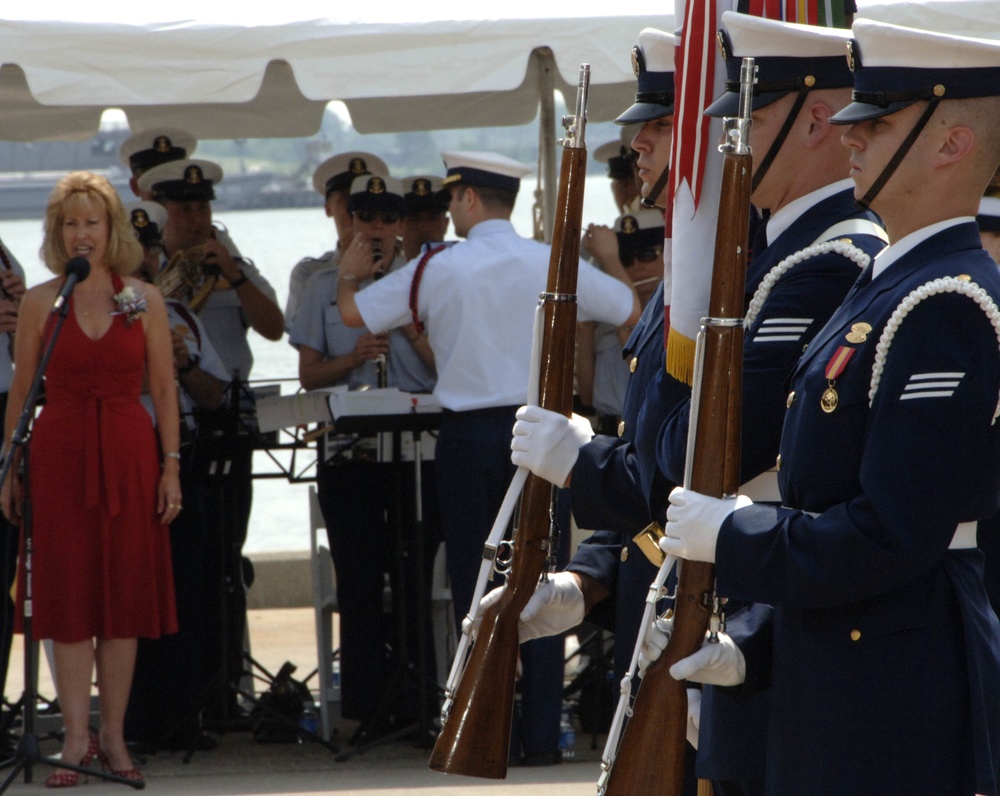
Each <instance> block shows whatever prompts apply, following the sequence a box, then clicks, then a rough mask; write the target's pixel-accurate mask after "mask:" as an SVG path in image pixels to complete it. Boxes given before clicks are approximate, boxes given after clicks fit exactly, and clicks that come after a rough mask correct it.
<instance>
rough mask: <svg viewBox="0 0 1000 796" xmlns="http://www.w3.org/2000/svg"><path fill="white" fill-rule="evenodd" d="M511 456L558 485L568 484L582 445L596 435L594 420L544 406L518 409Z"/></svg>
mask: <svg viewBox="0 0 1000 796" xmlns="http://www.w3.org/2000/svg"><path fill="white" fill-rule="evenodd" d="M516 417H517V421H516V422H515V423H514V438H513V439H512V440H511V441H510V449H511V454H510V460H511V461H512V462H514V464H515V465H517V466H518V467H526V468H528V469H529V470H530V471H531V472H532V473H534V474H535V475H537V476H538V477H539V478H544V479H545V480H546V481H548V482H550V483H552V484H555V485H556V486H558V487H561V486H564V485H565V484H566V479H568V478H569V474H570V472H571V471H572V470H573V465H574V464H576V459H577V456H578V455H579V453H580V448H582V447H583V446H584V445H586V444H587V443H588V442H590V440H592V439H593V438H594V429H593V427H592V426H591V425H590V421H589V420H587V418H585V417H581V416H580V415H573V416H572V417H564V416H563V415H561V414H559V413H558V412H551V411H549V410H548V409H542V408H541V407H540V406H522V407H521V408H520V409H518V410H517V415H516Z"/></svg>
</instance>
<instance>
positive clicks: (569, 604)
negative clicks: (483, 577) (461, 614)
mask: <svg viewBox="0 0 1000 796" xmlns="http://www.w3.org/2000/svg"><path fill="white" fill-rule="evenodd" d="M504 588H506V587H504ZM502 593H503V588H501V589H494V590H493V591H491V592H488V593H487V594H486V596H485V597H483V599H482V600H480V602H479V610H478V611H477V612H476V618H475V621H474V622H470V620H469V617H468V616H466V617H465V619H463V620H462V630H463V631H467V630H468V629H469V625H470V624H471V625H472V626H473V629H474V630H475V631H476V632H478V631H479V625H480V624H482V621H483V614H485V613H486V609H487V608H489V607H490V606H491V605H493V603H495V602H496V601H497V600H499V599H500V595H501V594H502ZM583 613H584V601H583V592H582V591H580V587H579V586H578V585H577V583H576V578H575V577H573V575H571V574H570V573H569V572H556V573H555V574H554V575H550V576H549V579H548V580H547V581H545V582H544V583H539V584H538V587H537V588H536V589H535V593H534V594H532V595H531V597H530V598H529V599H528V602H527V604H526V605H525V606H524V610H522V611H521V616H520V617H519V621H518V623H517V636H518V640H519V641H520V642H521V643H522V644H523V643H524V642H525V641H531V640H532V639H536V638H541V637H542V636H555V635H558V634H559V633H562V632H564V631H566V630H569V629H570V628H571V627H576V626H577V625H578V624H580V623H581V622H582V621H583Z"/></svg>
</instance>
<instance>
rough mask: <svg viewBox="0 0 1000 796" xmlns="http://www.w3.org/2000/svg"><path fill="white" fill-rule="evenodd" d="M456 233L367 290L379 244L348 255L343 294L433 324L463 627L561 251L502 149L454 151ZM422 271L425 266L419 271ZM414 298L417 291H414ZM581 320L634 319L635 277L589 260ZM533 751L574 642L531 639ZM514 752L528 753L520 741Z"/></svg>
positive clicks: (356, 319)
mask: <svg viewBox="0 0 1000 796" xmlns="http://www.w3.org/2000/svg"><path fill="white" fill-rule="evenodd" d="M444 161H445V166H446V167H447V169H448V173H447V176H446V177H445V179H444V184H445V187H446V188H448V190H449V191H450V193H451V204H450V212H451V218H452V222H453V223H454V225H455V232H456V233H457V234H458V235H459V237H464V238H467V240H466V241H465V242H461V243H458V244H455V245H454V246H450V247H447V248H444V249H443V250H441V251H439V252H438V253H437V254H435V255H433V256H430V257H429V258H428V254H425V255H424V257H423V258H421V260H419V261H415V262H410V263H409V264H408V265H407V266H406V267H405V268H403V269H401V270H400V271H397V272H395V273H392V274H389V275H388V276H386V277H385V278H384V279H382V280H380V281H379V282H377V283H375V284H373V285H371V286H369V287H367V288H366V289H365V290H363V291H361V292H358V282H359V281H360V280H363V279H365V278H367V276H368V275H370V274H371V273H372V271H373V270H374V264H373V263H372V258H371V252H370V247H368V246H367V245H366V244H365V242H364V241H361V240H358V241H355V242H354V243H352V245H351V247H350V248H349V250H348V252H347V253H346V254H345V255H344V258H343V259H342V261H341V269H340V281H339V284H338V288H337V302H338V304H339V305H340V311H341V315H342V317H343V319H344V322H345V323H346V324H347V325H349V326H360V325H362V324H364V325H366V326H367V327H368V328H369V329H371V330H372V331H374V332H377V331H382V330H385V329H391V328H394V327H396V326H399V325H401V324H403V323H407V322H409V321H411V320H413V319H417V320H419V322H420V324H421V325H424V326H426V331H427V336H428V341H429V343H430V347H431V349H432V350H433V352H434V357H435V360H436V362H437V371H438V381H437V386H436V387H435V389H434V395H435V396H436V397H437V399H438V401H439V402H440V404H441V405H442V406H443V407H444V409H445V415H444V420H443V423H442V426H441V431H440V434H439V437H438V444H437V448H436V454H435V459H436V461H435V463H436V465H437V472H438V487H439V494H440V503H441V520H442V529H443V531H444V539H445V551H446V555H447V569H448V576H449V579H450V584H451V591H452V598H453V601H454V612H455V620H456V627H457V626H458V625H459V624H460V623H461V620H462V618H463V617H464V616H465V615H466V614H467V613H468V611H469V607H470V604H471V601H472V594H473V592H474V590H475V583H476V577H477V573H478V571H479V561H480V560H481V557H482V547H483V542H484V541H485V540H486V537H487V535H488V533H489V530H490V527H491V526H492V524H493V520H494V518H495V517H496V514H497V511H498V510H499V507H500V504H501V503H502V501H503V496H504V492H505V490H506V488H507V485H508V484H509V483H510V479H511V476H512V475H513V468H512V467H511V465H510V461H509V455H508V444H509V439H510V428H511V426H512V424H513V422H514V412H515V410H516V408H517V406H519V405H520V404H522V403H523V402H524V398H525V396H527V394H528V381H529V377H530V370H531V363H530V357H531V354H530V352H531V347H532V330H533V327H534V313H535V307H536V306H537V303H538V294H539V293H540V292H542V291H544V289H545V282H546V278H547V273H548V265H549V258H550V248H549V247H548V246H546V245H544V244H541V243H538V242H536V241H532V240H528V239H526V238H522V237H521V236H520V235H518V234H517V233H516V232H515V231H514V227H513V225H512V224H511V222H510V214H511V211H512V209H513V206H514V201H515V199H516V196H517V191H518V188H519V187H520V180H521V177H523V176H525V175H526V174H528V173H529V171H530V169H529V168H528V167H527V166H524V165H523V164H521V163H519V162H517V161H514V160H511V159H510V158H506V157H503V156H500V155H494V154H491V153H481V152H455V153H445V154H444ZM418 269H419V272H418ZM411 296H412V298H411ZM578 296H579V317H580V319H581V320H587V319H597V320H604V321H608V322H610V323H614V324H621V323H627V322H629V323H630V322H634V320H635V319H636V318H637V317H638V302H637V301H636V299H635V297H634V295H633V291H632V290H631V289H630V288H629V287H628V286H627V285H624V284H623V283H621V282H619V281H617V280H615V279H613V278H611V277H609V276H607V275H605V274H602V273H600V272H599V271H597V270H596V269H595V268H593V267H592V266H589V265H586V264H581V266H580V273H579V287H578ZM521 656H522V662H523V664H524V678H523V679H522V681H521V683H522V710H523V712H524V713H525V714H526V715H525V719H524V722H523V726H524V736H525V737H524V738H522V741H523V748H524V756H525V757H524V759H525V761H526V762H528V763H537V764H544V763H552V762H555V760H557V759H558V734H559V718H560V709H561V705H562V670H563V662H562V658H563V654H562V643H561V642H558V643H556V644H552V643H546V644H543V645H542V648H541V649H540V650H539V649H538V645H536V646H535V648H534V649H532V648H531V646H530V645H529V647H523V648H522V650H521ZM512 753H513V754H514V755H515V757H516V756H519V751H518V750H517V749H516V748H515V749H513V750H512Z"/></svg>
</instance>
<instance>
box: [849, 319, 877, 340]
mask: <svg viewBox="0 0 1000 796" xmlns="http://www.w3.org/2000/svg"><path fill="white" fill-rule="evenodd" d="M871 330H872V326H871V324H870V323H855V324H854V325H852V326H851V331H849V332H848V333H847V342H848V343H863V342H864V341H865V340H867V339H868V333H869V332H870V331H871Z"/></svg>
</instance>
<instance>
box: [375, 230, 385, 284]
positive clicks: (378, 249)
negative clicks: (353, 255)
mask: <svg viewBox="0 0 1000 796" xmlns="http://www.w3.org/2000/svg"><path fill="white" fill-rule="evenodd" d="M372 257H373V258H374V260H375V262H376V263H379V262H381V261H382V260H383V259H384V257H383V255H382V239H381V238H372ZM383 276H385V269H384V268H376V269H375V273H373V274H372V279H381V278H382V277H383Z"/></svg>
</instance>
